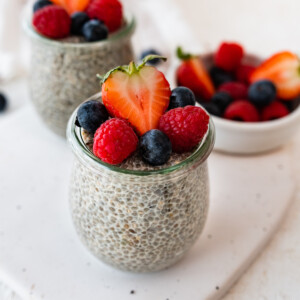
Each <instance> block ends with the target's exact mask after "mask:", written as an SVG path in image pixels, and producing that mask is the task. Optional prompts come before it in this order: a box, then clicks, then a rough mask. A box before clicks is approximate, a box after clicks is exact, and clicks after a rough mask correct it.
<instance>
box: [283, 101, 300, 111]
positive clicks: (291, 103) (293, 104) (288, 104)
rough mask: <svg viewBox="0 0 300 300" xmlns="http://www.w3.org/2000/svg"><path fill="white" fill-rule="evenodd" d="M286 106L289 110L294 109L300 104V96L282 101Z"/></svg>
mask: <svg viewBox="0 0 300 300" xmlns="http://www.w3.org/2000/svg"><path fill="white" fill-rule="evenodd" d="M281 102H282V103H283V104H284V105H285V106H286V108H287V109H288V110H289V112H292V111H294V110H295V109H296V108H297V107H298V106H299V104H300V98H296V99H293V100H289V101H281Z"/></svg>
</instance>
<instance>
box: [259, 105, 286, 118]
mask: <svg viewBox="0 0 300 300" xmlns="http://www.w3.org/2000/svg"><path fill="white" fill-rule="evenodd" d="M288 114H289V110H288V109H287V108H286V106H285V105H284V104H283V103H281V102H279V101H274V102H272V103H271V104H269V105H267V106H266V107H264V108H263V109H262V112H261V119H262V121H271V120H276V119H279V118H282V117H284V116H286V115H288Z"/></svg>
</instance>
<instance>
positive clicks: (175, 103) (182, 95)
mask: <svg viewBox="0 0 300 300" xmlns="http://www.w3.org/2000/svg"><path fill="white" fill-rule="evenodd" d="M195 103H196V99H195V95H194V93H193V92H192V90H190V89H188V88H186V87H183V86H179V87H177V88H175V89H174V90H173V91H172V94H171V97H170V104H169V107H168V110H170V109H173V108H177V107H185V106H187V105H195Z"/></svg>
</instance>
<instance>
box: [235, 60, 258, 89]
mask: <svg viewBox="0 0 300 300" xmlns="http://www.w3.org/2000/svg"><path fill="white" fill-rule="evenodd" d="M254 70H255V67H253V66H250V65H240V66H238V68H237V69H236V71H235V77H236V79H237V81H239V82H242V83H245V84H247V85H248V84H249V83H250V76H251V74H252V73H253V71H254Z"/></svg>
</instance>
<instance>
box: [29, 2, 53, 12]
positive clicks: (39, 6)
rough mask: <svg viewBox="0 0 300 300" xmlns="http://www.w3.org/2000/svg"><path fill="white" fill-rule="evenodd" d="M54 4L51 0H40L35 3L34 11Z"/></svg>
mask: <svg viewBox="0 0 300 300" xmlns="http://www.w3.org/2000/svg"><path fill="white" fill-rule="evenodd" d="M52 4H53V3H52V2H51V1H48V0H38V1H36V2H35V3H34V5H33V12H34V13H35V12H36V11H38V10H39V9H41V8H43V7H45V6H48V5H52Z"/></svg>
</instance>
